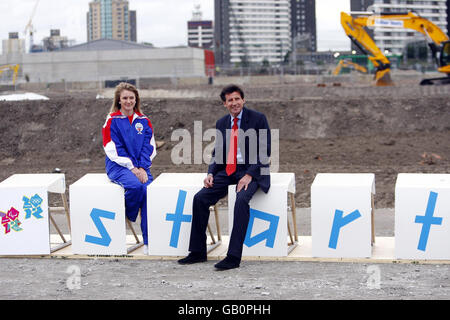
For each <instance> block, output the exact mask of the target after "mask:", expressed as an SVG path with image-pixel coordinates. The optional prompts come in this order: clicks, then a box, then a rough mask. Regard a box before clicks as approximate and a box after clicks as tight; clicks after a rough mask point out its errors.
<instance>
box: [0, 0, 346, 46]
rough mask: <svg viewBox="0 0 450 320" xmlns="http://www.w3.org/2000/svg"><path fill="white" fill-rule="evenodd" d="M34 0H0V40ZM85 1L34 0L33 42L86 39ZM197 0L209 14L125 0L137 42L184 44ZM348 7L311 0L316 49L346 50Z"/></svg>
mask: <svg viewBox="0 0 450 320" xmlns="http://www.w3.org/2000/svg"><path fill="white" fill-rule="evenodd" d="M36 1H37V0H0V21H1V23H0V39H7V38H8V33H9V32H19V37H20V38H24V33H23V32H24V29H25V26H26V25H27V24H28V21H29V20H30V16H31V14H32V11H33V8H34V6H35V3H36ZM90 1H91V0H40V1H39V4H38V5H37V7H36V12H35V14H34V16H33V19H32V22H33V26H34V28H35V33H34V42H35V43H41V40H42V39H43V38H44V37H47V36H49V35H50V29H60V30H61V35H62V36H67V37H68V38H69V39H70V40H75V43H76V44H79V43H83V42H86V41H87V35H86V12H87V11H89V5H88V4H89V2H90ZM195 4H199V5H200V6H201V11H202V12H203V18H204V19H205V20H206V19H208V20H213V19H214V0H129V9H130V10H136V12H137V41H138V42H151V43H153V45H155V46H157V47H167V46H176V45H187V23H186V21H187V20H189V19H191V18H192V11H193V9H194V5H195ZM349 10H350V0H316V19H317V21H316V23H317V38H318V50H319V51H323V50H348V49H349V48H350V42H349V40H348V38H347V36H346V35H345V33H344V31H343V30H342V27H341V25H340V22H339V13H340V11H346V12H348V11H349Z"/></svg>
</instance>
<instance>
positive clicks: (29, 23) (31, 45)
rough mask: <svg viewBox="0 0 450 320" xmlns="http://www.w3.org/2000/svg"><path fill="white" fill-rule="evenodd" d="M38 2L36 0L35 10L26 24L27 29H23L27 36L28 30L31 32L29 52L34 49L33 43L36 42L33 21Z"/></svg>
mask: <svg viewBox="0 0 450 320" xmlns="http://www.w3.org/2000/svg"><path fill="white" fill-rule="evenodd" d="M38 4H39V0H36V2H35V4H34V7H33V11H32V12H31V16H30V19H29V20H28V23H27V25H26V26H25V30H24V31H23V33H24V34H25V36H26V35H27V32H29V34H30V38H29V39H30V50H29V52H31V50H32V49H33V44H34V43H33V33H34V32H35V31H36V30H35V29H34V27H33V23H32V21H33V17H34V14H35V13H36V8H37V6H38Z"/></svg>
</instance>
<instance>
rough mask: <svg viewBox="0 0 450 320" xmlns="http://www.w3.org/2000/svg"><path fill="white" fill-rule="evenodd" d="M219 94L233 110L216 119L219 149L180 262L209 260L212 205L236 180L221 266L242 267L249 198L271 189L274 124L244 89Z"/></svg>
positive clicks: (228, 89) (231, 88) (196, 198)
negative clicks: (271, 125)
mask: <svg viewBox="0 0 450 320" xmlns="http://www.w3.org/2000/svg"><path fill="white" fill-rule="evenodd" d="M220 97H221V99H222V101H223V104H224V106H225V108H226V109H227V110H228V112H229V114H227V115H226V116H224V117H222V118H221V119H219V120H218V121H217V122H216V140H215V147H214V151H213V155H212V159H211V163H210V165H209V167H208V175H207V177H206V178H205V180H204V187H203V188H202V190H200V191H199V192H198V193H197V194H196V195H195V196H194V200H193V210H192V216H193V217H192V226H191V237H190V242H189V251H190V253H189V255H188V256H187V257H185V258H183V259H180V260H178V262H179V263H180V264H192V263H197V262H204V261H206V260H207V257H206V255H207V252H206V247H207V246H206V238H207V237H206V228H207V225H208V220H209V207H210V206H212V205H215V204H216V203H217V201H219V200H220V199H221V198H223V197H225V196H226V195H227V194H228V186H229V185H230V184H236V185H237V186H236V192H237V194H236V202H235V205H234V218H233V229H232V232H231V236H230V242H229V246H228V252H227V256H226V258H225V259H223V260H222V261H220V262H219V263H217V264H215V267H216V268H218V269H222V270H226V269H233V268H237V267H239V265H240V262H241V257H242V248H243V244H244V240H245V235H246V232H247V227H248V223H249V219H250V206H249V202H250V200H251V198H252V197H253V195H254V194H255V192H256V191H257V190H258V188H261V189H262V190H263V191H264V192H265V193H267V192H268V191H269V188H270V174H269V156H270V139H271V138H270V128H269V124H268V122H267V119H266V117H265V115H264V114H262V113H260V112H257V111H254V110H251V109H248V108H246V107H244V103H245V100H244V92H243V91H242V89H241V88H239V87H238V86H236V85H229V86H227V87H225V88H224V89H223V90H222V92H221V94H220Z"/></svg>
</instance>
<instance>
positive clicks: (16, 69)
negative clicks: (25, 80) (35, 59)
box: [0, 64, 20, 85]
mask: <svg viewBox="0 0 450 320" xmlns="http://www.w3.org/2000/svg"><path fill="white" fill-rule="evenodd" d="M19 67H20V65H18V64H16V65H10V64H6V65H3V66H0V74H2V73H3V72H4V71H5V70H8V69H9V70H12V71H13V84H14V85H15V84H16V79H17V74H18V73H19Z"/></svg>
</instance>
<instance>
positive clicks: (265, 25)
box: [214, 0, 291, 66]
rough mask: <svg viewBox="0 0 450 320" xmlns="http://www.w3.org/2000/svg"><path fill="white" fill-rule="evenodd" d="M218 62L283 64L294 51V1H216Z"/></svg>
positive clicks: (215, 24)
mask: <svg viewBox="0 0 450 320" xmlns="http://www.w3.org/2000/svg"><path fill="white" fill-rule="evenodd" d="M214 13H215V20H214V39H215V45H214V50H215V59H216V63H217V64H218V65H233V64H240V65H242V66H247V65H249V64H252V63H262V62H264V61H267V62H269V63H280V62H283V61H284V60H285V59H286V55H287V53H288V52H289V51H290V50H291V21H290V20H291V16H290V0H215V2H214Z"/></svg>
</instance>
